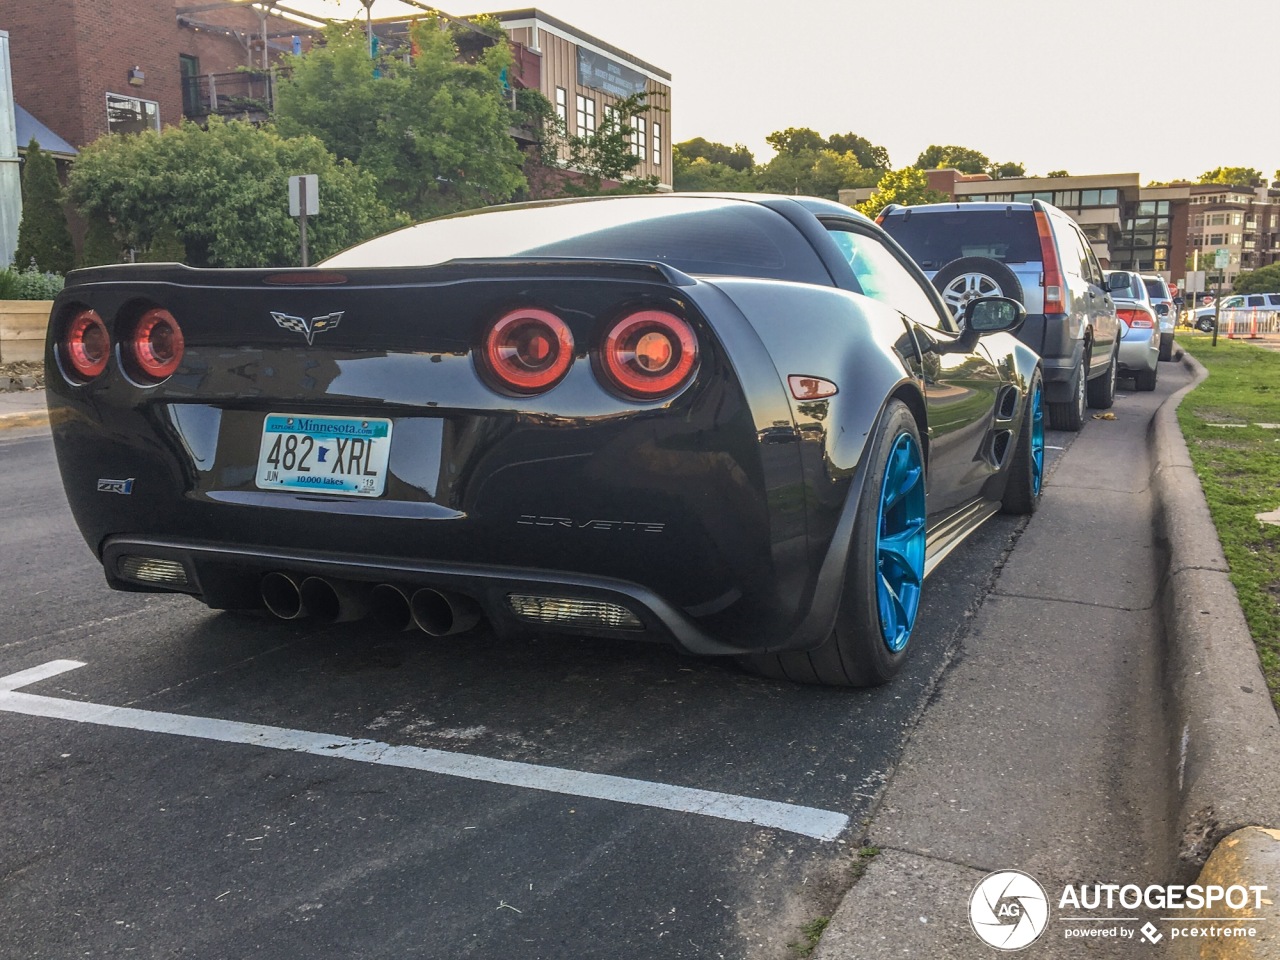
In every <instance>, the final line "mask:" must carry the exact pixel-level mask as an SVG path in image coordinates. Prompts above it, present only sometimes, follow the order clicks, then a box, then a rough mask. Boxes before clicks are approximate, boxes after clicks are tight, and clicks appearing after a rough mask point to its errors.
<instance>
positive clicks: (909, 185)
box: [856, 167, 951, 217]
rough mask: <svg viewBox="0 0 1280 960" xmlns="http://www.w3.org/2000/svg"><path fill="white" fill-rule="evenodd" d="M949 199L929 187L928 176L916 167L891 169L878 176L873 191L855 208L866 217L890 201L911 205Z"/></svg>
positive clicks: (873, 215)
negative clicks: (878, 178) (878, 180)
mask: <svg viewBox="0 0 1280 960" xmlns="http://www.w3.org/2000/svg"><path fill="white" fill-rule="evenodd" d="M949 199H951V198H950V197H948V196H947V195H946V194H945V193H943V192H941V191H940V190H930V189H929V178H928V177H927V176H925V173H924V171H923V170H920V169H917V168H916V167H903V168H902V169H901V170H891V171H890V172H889V173H886V174H885V175H884V176H883V177H881V178H880V182H879V183H878V184H876V190H875V193H873V194H871V196H870V197H868V198H867V199H866V200H865V201H863V202H862V203H860V204H858V206H857V208H856V209H858V210H860V211H861V212H862V213H865V214H866V215H867V216H868V217H875V216H876V215H877V214H878V213H879V212H880V211H881V210H883V209H884V208H885V207H887V206H888V205H889V204H891V203H899V204H902V205H903V206H908V207H909V206H913V205H915V204H918V203H942V202H943V201H945V200H949Z"/></svg>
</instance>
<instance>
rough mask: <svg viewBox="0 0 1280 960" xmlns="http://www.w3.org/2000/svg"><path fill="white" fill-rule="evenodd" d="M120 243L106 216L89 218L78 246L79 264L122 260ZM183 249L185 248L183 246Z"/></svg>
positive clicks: (88, 264)
mask: <svg viewBox="0 0 1280 960" xmlns="http://www.w3.org/2000/svg"><path fill="white" fill-rule="evenodd" d="M122 246H123V245H122V244H121V242H120V240H119V238H118V237H117V236H116V232H115V228H114V227H113V226H112V223H111V221H110V220H109V219H108V218H107V217H106V216H101V215H99V216H93V217H90V218H89V225H88V227H87V229H86V230H85V233H84V243H83V245H82V246H81V248H80V266H82V267H97V266H101V265H102V264H104V263H120V262H121V260H123V259H124V258H123V256H122V255H121V254H122V249H121V248H122ZM184 249H185V248H184Z"/></svg>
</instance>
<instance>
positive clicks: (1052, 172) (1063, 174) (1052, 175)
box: [1045, 170, 1071, 177]
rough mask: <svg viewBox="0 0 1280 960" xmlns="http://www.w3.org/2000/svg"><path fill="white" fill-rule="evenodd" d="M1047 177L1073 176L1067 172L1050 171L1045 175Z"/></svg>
mask: <svg viewBox="0 0 1280 960" xmlns="http://www.w3.org/2000/svg"><path fill="white" fill-rule="evenodd" d="M1045 176H1046V177H1069V176H1071V174H1069V173H1067V171H1065V170H1050V171H1049V172H1048V173H1046V174H1045Z"/></svg>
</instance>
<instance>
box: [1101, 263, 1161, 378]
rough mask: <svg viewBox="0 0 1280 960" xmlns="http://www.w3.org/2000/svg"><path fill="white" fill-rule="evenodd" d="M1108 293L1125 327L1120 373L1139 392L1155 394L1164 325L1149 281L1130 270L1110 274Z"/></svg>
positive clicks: (1121, 341)
mask: <svg viewBox="0 0 1280 960" xmlns="http://www.w3.org/2000/svg"><path fill="white" fill-rule="evenodd" d="M1106 277H1107V289H1108V290H1110V291H1111V297H1112V299H1114V300H1115V303H1116V316H1118V317H1119V318H1120V323H1121V325H1122V326H1123V327H1124V333H1123V335H1122V336H1121V337H1120V372H1121V374H1122V375H1124V376H1129V377H1132V378H1133V382H1134V385H1135V386H1137V388H1138V389H1139V390H1154V389H1155V388H1156V376H1157V373H1158V369H1159V365H1160V363H1159V361H1160V325H1159V320H1158V318H1157V316H1156V311H1155V308H1154V307H1153V306H1152V304H1151V299H1150V294H1149V293H1148V288H1147V285H1146V282H1145V281H1146V278H1145V277H1142V276H1139V275H1138V274H1136V273H1132V272H1130V271H1128V270H1108V271H1107V272H1106Z"/></svg>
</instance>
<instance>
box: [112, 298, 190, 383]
mask: <svg viewBox="0 0 1280 960" xmlns="http://www.w3.org/2000/svg"><path fill="white" fill-rule="evenodd" d="M185 348H186V341H185V338H184V337H183V336H182V328H181V327H179V326H178V321H177V320H175V319H174V318H173V314H171V313H170V312H169V311H168V310H165V309H163V308H161V307H153V308H152V309H150V310H148V311H147V312H146V313H144V314H143V315H142V316H141V317H139V318H138V322H137V323H136V324H135V325H134V328H133V334H132V335H131V336H130V337H129V341H128V343H127V345H126V349H127V350H128V354H129V360H130V361H131V366H133V367H134V368H135V370H136V372H137V373H138V374H140V375H141V376H142V377H143V378H144V379H147V380H153V381H159V380H164V379H165V378H166V377H170V376H172V375H173V373H174V371H176V370H177V369H178V367H179V366H180V365H181V364H182V354H183V352H184V350H185Z"/></svg>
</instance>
